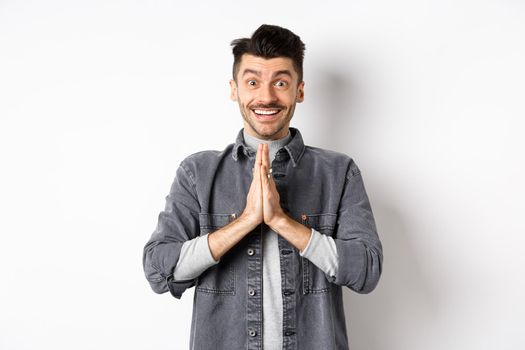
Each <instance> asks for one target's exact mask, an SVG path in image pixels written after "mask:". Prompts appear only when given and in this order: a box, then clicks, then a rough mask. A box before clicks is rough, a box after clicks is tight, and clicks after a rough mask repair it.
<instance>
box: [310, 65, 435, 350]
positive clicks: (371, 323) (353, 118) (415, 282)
mask: <svg viewBox="0 0 525 350" xmlns="http://www.w3.org/2000/svg"><path fill="white" fill-rule="evenodd" d="M320 78H321V84H320V85H321V87H320V89H319V91H316V93H320V96H319V101H320V103H319V108H320V109H321V110H322V111H324V115H323V121H324V123H322V124H324V127H321V128H320V129H319V130H320V133H319V134H318V135H319V136H320V138H321V141H322V142H323V144H329V145H331V146H332V147H334V148H335V149H337V150H341V151H343V152H344V151H345V150H348V149H352V144H353V143H354V142H355V139H360V140H363V139H366V137H364V138H363V137H357V135H358V133H359V132H360V128H359V125H362V124H361V121H360V120H359V119H360V118H363V117H364V116H369V115H371V114H373V113H367V110H371V109H373V106H368V107H367V103H368V104H370V103H373V101H359V102H358V101H355V99H356V98H357V97H356V96H359V95H360V94H359V92H358V91H355V90H356V85H355V84H352V83H351V82H350V80H351V79H350V78H349V76H348V75H345V73H344V72H323V73H322V74H321V75H320ZM350 87H352V88H350ZM316 90H317V89H316ZM356 104H359V107H358V108H357V109H356V108H355V106H356ZM377 124H379V123H377ZM353 136H355V137H353ZM350 156H352V155H351V154H350ZM363 181H364V183H365V187H366V190H367V193H368V195H369V197H370V202H371V205H372V209H373V213H374V217H375V220H376V225H377V229H378V233H379V237H380V239H381V242H382V244H383V252H384V262H383V270H382V276H381V280H380V281H379V284H378V286H377V287H376V289H375V290H374V291H373V292H372V293H370V294H365V295H361V294H358V293H355V292H353V291H351V290H350V289H348V288H343V301H344V307H345V315H346V322H347V324H346V326H347V333H348V338H349V344H350V348H351V349H355V350H384V349H394V348H393V346H394V345H395V344H392V343H390V342H389V341H390V340H392V339H396V338H398V337H399V334H411V333H412V332H413V331H414V330H417V329H419V330H421V329H424V327H426V326H431V325H432V322H433V320H435V317H436V310H438V300H437V299H438V298H437V295H436V293H435V292H434V291H432V290H431V289H430V287H429V283H428V282H427V280H429V279H432V276H425V275H423V273H422V271H421V265H420V263H418V256H417V254H416V252H415V251H414V249H413V247H412V244H411V243H410V237H412V236H415V235H417V234H418V232H411V230H414V229H415V228H411V227H409V226H408V225H407V224H405V222H406V221H410V220H403V217H402V215H401V214H400V213H399V211H398V210H396V202H395V201H394V200H393V199H391V198H388V197H387V196H385V195H384V196H383V197H382V196H381V191H374V192H373V193H372V192H371V189H370V188H369V187H368V186H367V178H366V176H364V180H363ZM388 192H389V191H383V193H388ZM401 327H410V329H402V328H401ZM412 334H413V333H412Z"/></svg>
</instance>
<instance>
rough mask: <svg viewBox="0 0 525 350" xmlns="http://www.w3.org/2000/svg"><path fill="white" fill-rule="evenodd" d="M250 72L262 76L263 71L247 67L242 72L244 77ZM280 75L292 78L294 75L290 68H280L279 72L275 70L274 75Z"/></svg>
mask: <svg viewBox="0 0 525 350" xmlns="http://www.w3.org/2000/svg"><path fill="white" fill-rule="evenodd" d="M249 73H252V74H255V75H256V76H258V77H260V76H261V72H260V71H258V70H255V69H250V68H246V69H245V70H244V71H243V72H242V76H243V77H244V76H245V75H246V74H249ZM278 75H287V76H289V77H290V78H291V77H292V73H291V72H290V71H289V70H288V69H283V70H278V71H277V72H275V74H274V75H273V76H274V77H276V76H278Z"/></svg>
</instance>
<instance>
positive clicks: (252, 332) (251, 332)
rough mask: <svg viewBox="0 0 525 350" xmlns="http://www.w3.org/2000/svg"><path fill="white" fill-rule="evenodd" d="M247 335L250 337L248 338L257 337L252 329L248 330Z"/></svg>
mask: <svg viewBox="0 0 525 350" xmlns="http://www.w3.org/2000/svg"><path fill="white" fill-rule="evenodd" d="M248 334H249V335H250V337H255V336H256V335H257V332H256V331H254V330H253V329H250V330H249V331H248Z"/></svg>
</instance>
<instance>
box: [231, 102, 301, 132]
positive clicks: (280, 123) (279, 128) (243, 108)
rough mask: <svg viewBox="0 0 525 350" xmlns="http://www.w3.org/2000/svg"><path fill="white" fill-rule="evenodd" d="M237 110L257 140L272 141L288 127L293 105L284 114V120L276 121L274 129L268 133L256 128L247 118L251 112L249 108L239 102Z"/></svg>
mask: <svg viewBox="0 0 525 350" xmlns="http://www.w3.org/2000/svg"><path fill="white" fill-rule="evenodd" d="M239 109H240V110H241V115H242V118H243V119H244V121H245V122H246V123H248V125H249V126H250V127H251V128H252V130H254V131H255V133H256V134H257V138H259V139H262V140H273V139H274V136H275V135H277V134H279V133H280V132H281V131H282V130H283V129H284V128H287V127H288V126H289V123H290V120H292V117H293V113H294V111H295V103H294V104H293V105H292V106H291V107H290V109H289V110H288V112H287V113H286V114H285V116H284V118H282V119H280V120H279V121H278V124H277V125H275V128H274V129H273V130H271V131H270V132H264V131H262V130H261V129H260V128H258V127H257V124H256V122H254V121H253V120H252V119H251V118H250V117H249V113H251V110H250V109H249V108H246V106H245V105H243V104H241V103H240V102H239ZM247 113H248V115H247Z"/></svg>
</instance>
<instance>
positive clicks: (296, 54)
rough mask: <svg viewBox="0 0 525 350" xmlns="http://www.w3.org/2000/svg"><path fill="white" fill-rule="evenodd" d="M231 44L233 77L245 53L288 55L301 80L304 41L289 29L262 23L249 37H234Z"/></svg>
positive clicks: (271, 55) (270, 56) (262, 55)
mask: <svg viewBox="0 0 525 350" xmlns="http://www.w3.org/2000/svg"><path fill="white" fill-rule="evenodd" d="M231 46H233V50H232V51H233V72H232V74H233V79H234V80H235V81H237V73H238V71H239V65H240V63H241V58H242V55H244V54H245V53H247V54H250V55H254V56H259V57H263V58H275V57H288V58H290V59H292V62H293V66H294V69H295V70H296V72H297V74H298V75H299V82H301V81H302V80H303V60H304V49H305V46H304V43H303V42H302V41H301V38H300V37H299V36H297V35H296V34H294V33H292V32H291V31H290V30H288V29H286V28H283V27H279V26H275V25H269V24H263V25H261V26H260V27H259V28H257V30H256V31H255V32H254V33H253V34H252V37H251V38H240V39H235V40H233V41H232V42H231Z"/></svg>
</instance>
